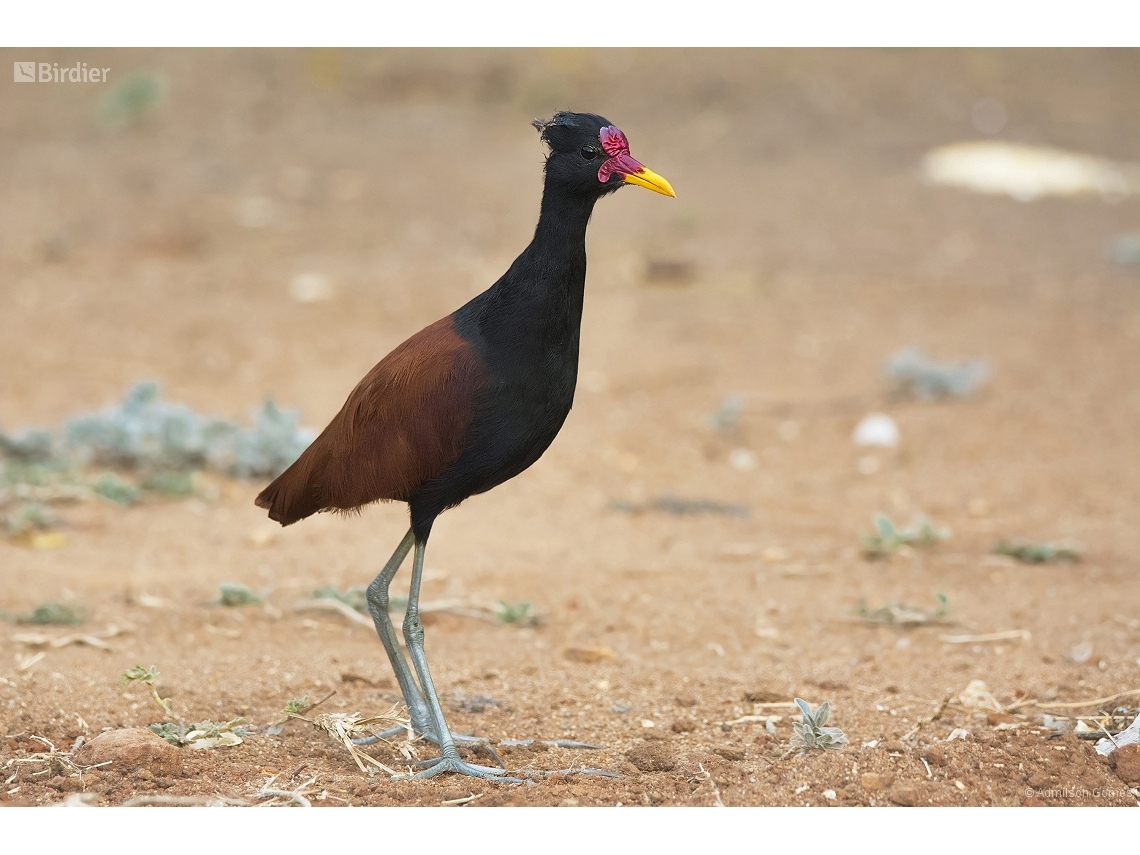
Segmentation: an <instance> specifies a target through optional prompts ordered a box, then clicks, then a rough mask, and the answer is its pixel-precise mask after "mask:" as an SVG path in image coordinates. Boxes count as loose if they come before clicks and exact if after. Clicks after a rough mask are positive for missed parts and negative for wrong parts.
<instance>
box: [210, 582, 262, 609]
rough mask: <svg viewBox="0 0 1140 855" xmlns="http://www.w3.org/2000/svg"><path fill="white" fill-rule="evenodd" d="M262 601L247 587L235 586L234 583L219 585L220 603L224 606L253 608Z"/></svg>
mask: <svg viewBox="0 0 1140 855" xmlns="http://www.w3.org/2000/svg"><path fill="white" fill-rule="evenodd" d="M262 599H263V598H262V597H261V596H260V595H258V594H255V593H254V592H253V591H251V590H250V589H249V588H248V587H247V586H246V585H235V584H233V583H232V582H223V583H222V584H220V585H218V602H219V603H221V604H222V605H223V606H251V605H254V604H255V603H260V602H261V601H262Z"/></svg>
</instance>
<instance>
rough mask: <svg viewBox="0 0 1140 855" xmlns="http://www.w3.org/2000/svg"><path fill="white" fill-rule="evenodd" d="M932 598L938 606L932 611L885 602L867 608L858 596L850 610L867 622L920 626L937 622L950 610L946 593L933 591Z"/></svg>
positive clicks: (865, 602) (864, 601)
mask: <svg viewBox="0 0 1140 855" xmlns="http://www.w3.org/2000/svg"><path fill="white" fill-rule="evenodd" d="M934 599H936V600H937V601H938V608H936V609H935V610H934V611H932V612H924V611H922V609H917V608H915V607H914V606H907V605H903V604H902V603H887V604H886V605H884V606H879V608H877V609H869V608H867V601H866V600H864V599H863V598H862V597H860V598H859V605H858V606H857V607H856V608H855V609H853V610H852V612H851V613H852V614H853V615H855V616H856V617H860V618H862V619H863V620H865V621H867V622H868V623H878V624H884V625H886V626H902V627H906V626H922V625H923V624H930V623H939V622H941V620H942V618H944V617H945V616H946V613H947V612H948V611H950V606H949V603H948V601H947V599H946V595H945V594H943V593H941V592H940V591H935V592H934Z"/></svg>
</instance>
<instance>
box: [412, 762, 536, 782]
mask: <svg viewBox="0 0 1140 855" xmlns="http://www.w3.org/2000/svg"><path fill="white" fill-rule="evenodd" d="M441 772H455V773H456V774H458V775H467V776H468V777H470V778H485V779H487V780H490V781H502V782H503V783H507V784H521V783H523V780H522V779H521V778H510V777H507V776H506V775H505V774H504V770H503V769H492V768H490V767H489V766H476V765H475V764H474V763H465V762H464V761H462V760H460V759H459V758H458V757H439V758H436V760H435V762H433V763H432V764H431V765H430V766H428V768H426V769H424V770H423V771H421V772H416V774H414V775H412V776H411V777H410V779H411V780H413V781H422V780H424V779H426V778H434V777H435V776H436V775H438V774H440V773H441Z"/></svg>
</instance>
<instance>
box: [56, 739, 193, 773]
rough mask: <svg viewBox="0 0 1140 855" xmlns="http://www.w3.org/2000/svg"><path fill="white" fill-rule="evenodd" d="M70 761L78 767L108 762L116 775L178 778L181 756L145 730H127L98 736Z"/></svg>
mask: <svg viewBox="0 0 1140 855" xmlns="http://www.w3.org/2000/svg"><path fill="white" fill-rule="evenodd" d="M72 760H74V761H75V763H77V764H78V765H80V766H95V765H98V764H100V763H106V762H107V761H111V765H110V766H103V767H101V768H103V769H112V770H114V771H116V772H122V773H129V772H132V771H138V770H141V771H145V772H147V773H148V774H149V775H152V776H153V775H156V774H158V775H180V774H181V773H182V754H181V753H180V752H179V751H178V749H177V748H175V747H174V746H173V745H171V744H170V743H169V742H167V741H166V740H165V739H162V738H160V737H159V736H157V735H155V734H154V733H152V732H151V731H150V730H148V729H147V728H145V727H130V728H124V729H121V730H108V731H106V732H105V733H100V734H99V735H98V736H96V737H95V738H94V739H92V740H91V741H90V742H88V743H85V744H84V745H82V746H81V747H80V748H79V750H78V751H76V752H75V755H74V757H72Z"/></svg>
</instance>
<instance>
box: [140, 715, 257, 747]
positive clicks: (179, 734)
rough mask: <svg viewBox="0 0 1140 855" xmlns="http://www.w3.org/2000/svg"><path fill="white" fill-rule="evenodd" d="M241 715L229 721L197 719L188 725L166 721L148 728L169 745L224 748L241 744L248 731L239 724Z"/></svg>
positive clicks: (242, 721) (241, 719) (242, 719)
mask: <svg viewBox="0 0 1140 855" xmlns="http://www.w3.org/2000/svg"><path fill="white" fill-rule="evenodd" d="M244 722H245V719H244V718H242V717H241V716H238V717H237V718H234V719H230V720H229V721H199V722H195V723H193V724H190V725H185V724H183V723H182V722H179V723H177V724H175V723H174V722H171V721H167V722H162V723H160V724H152V725H150V729H151V730H152V731H153V732H154V733H156V734H158V735H159V736H161V737H162V738H163V739H165V740H166V741H167V742H169V743H170V744H171V745H179V746H181V745H189V746H190V747H191V748H225V747H230V746H233V745H241V743H242V738H243V737H246V736H249V735H250V731H249V730H248V729H247V728H244V727H241V726H240V725H241V724H242V723H244Z"/></svg>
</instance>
